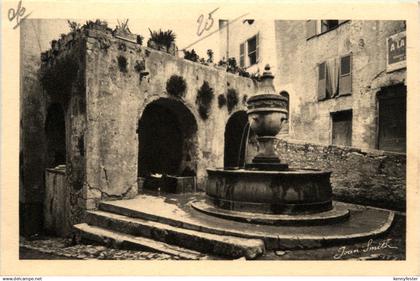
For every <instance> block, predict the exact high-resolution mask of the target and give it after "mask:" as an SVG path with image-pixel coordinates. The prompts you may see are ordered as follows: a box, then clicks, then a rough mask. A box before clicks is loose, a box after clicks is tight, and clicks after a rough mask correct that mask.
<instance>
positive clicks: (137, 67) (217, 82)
mask: <svg viewBox="0 0 420 281" xmlns="http://www.w3.org/2000/svg"><path fill="white" fill-rule="evenodd" d="M120 62H124V63H122V64H120ZM145 73H147V74H145ZM172 75H178V76H181V77H182V78H183V79H184V80H185V82H186V85H187V87H186V91H185V93H184V94H183V95H182V96H181V97H174V96H170V95H169V94H168V93H167V90H166V83H167V81H168V79H169V78H170V77H171V76H172ZM86 81H87V85H86V95H87V105H86V106H87V129H86V135H85V146H86V188H87V193H86V194H87V199H88V202H87V206H88V208H94V207H95V203H96V202H97V201H98V200H101V199H117V198H131V197H134V196H135V195H136V194H137V176H138V175H137V171H138V147H139V137H140V138H141V136H139V135H138V132H137V130H138V124H139V120H140V119H141V117H142V114H143V111H144V109H145V108H146V106H147V105H148V104H150V103H152V102H156V101H160V102H161V103H165V104H166V105H167V106H168V108H171V107H172V105H174V104H175V103H181V104H182V106H183V107H185V108H186V109H187V110H188V111H190V113H191V114H192V116H193V118H194V119H195V123H196V124H197V132H196V141H195V142H196V143H195V144H189V145H193V146H196V148H197V149H195V153H194V155H192V158H193V159H191V162H194V163H197V164H196V171H195V172H196V175H197V182H198V188H199V189H203V188H204V181H205V178H206V168H208V167H221V166H223V153H224V151H223V141H224V131H225V125H226V123H227V119H228V117H229V116H230V114H233V113H234V112H235V111H237V110H241V109H242V110H243V109H244V108H245V103H244V101H245V100H246V97H245V96H251V95H252V94H253V93H255V85H254V83H253V82H252V80H251V79H247V78H243V77H239V76H237V75H233V74H229V73H226V72H225V71H222V70H219V69H217V68H215V67H212V66H205V65H201V64H198V63H194V62H191V61H187V60H184V59H180V58H176V57H174V56H171V55H169V54H167V53H164V52H160V51H156V50H152V49H150V48H144V47H142V46H140V45H138V44H135V43H132V42H129V41H126V40H122V39H118V38H115V37H113V36H112V34H111V33H110V32H104V31H97V30H90V31H89V32H88V34H87V52H86ZM204 82H208V85H209V86H210V87H211V88H212V89H213V93H214V98H213V99H212V101H211V104H210V111H209V116H208V118H207V119H203V118H202V117H201V116H200V114H199V111H198V105H197V101H196V99H197V91H198V90H199V89H200V88H201V87H202V85H203V83H204ZM228 88H233V89H235V90H236V92H237V94H238V104H237V105H236V106H235V107H234V108H233V109H232V110H231V112H228V110H227V108H226V105H225V106H223V107H219V106H218V95H221V94H223V95H226V92H227V89H228ZM162 100H163V101H164V102H162ZM172 109H173V108H172Z"/></svg>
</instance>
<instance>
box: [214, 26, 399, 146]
mask: <svg viewBox="0 0 420 281" xmlns="http://www.w3.org/2000/svg"><path fill="white" fill-rule="evenodd" d="M221 26H222V27H223V28H221V31H220V39H219V40H220V42H221V44H220V45H221V46H220V54H225V56H227V57H234V58H235V59H236V61H237V62H239V65H240V66H242V67H244V68H245V69H246V70H247V71H248V72H250V73H253V72H256V71H257V70H258V69H259V70H260V71H262V70H263V68H264V65H266V64H270V65H271V66H272V69H273V73H274V74H275V80H274V85H275V87H276V90H277V91H278V92H279V94H282V95H284V96H286V97H288V98H289V111H290V112H289V124H286V127H287V128H286V129H285V130H282V132H281V137H283V138H287V139H289V140H298V141H308V142H311V143H316V144H321V145H339V146H352V147H357V148H362V149H379V150H385V151H393V152H403V153H404V152H405V150H406V148H405V146H406V140H405V139H406V120H405V119H406V68H405V45H406V44H405V43H406V37H405V28H406V27H405V22H404V21H357V20H301V21H299V20H291V21H285V20H276V21H263V20H243V21H236V22H233V23H229V24H227V23H226V22H225V21H222V24H221ZM273 30H274V31H273ZM255 46H256V47H255ZM285 133H286V134H287V133H288V134H287V135H286V134H285Z"/></svg>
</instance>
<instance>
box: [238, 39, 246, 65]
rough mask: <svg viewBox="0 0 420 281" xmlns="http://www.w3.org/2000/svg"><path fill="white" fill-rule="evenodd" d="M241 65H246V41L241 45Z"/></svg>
mask: <svg viewBox="0 0 420 281" xmlns="http://www.w3.org/2000/svg"><path fill="white" fill-rule="evenodd" d="M239 66H240V67H245V43H242V44H241V45H239Z"/></svg>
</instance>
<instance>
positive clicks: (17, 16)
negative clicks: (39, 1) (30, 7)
mask: <svg viewBox="0 0 420 281" xmlns="http://www.w3.org/2000/svg"><path fill="white" fill-rule="evenodd" d="M25 13H26V9H25V7H23V6H22V0H20V1H19V3H18V6H17V9H13V8H10V9H9V11H8V12H7V17H8V19H9V21H13V20H16V25H15V26H14V27H13V29H16V28H17V27H19V25H20V24H21V23H22V22H23V21H24V20H25V19H26V18H27V17H29V15H30V14H32V12H30V13H29V14H26V15H25Z"/></svg>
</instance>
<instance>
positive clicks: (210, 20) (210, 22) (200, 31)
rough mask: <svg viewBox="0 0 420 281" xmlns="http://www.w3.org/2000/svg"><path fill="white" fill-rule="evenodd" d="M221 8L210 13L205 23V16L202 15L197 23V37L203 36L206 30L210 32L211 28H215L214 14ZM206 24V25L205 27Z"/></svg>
mask: <svg viewBox="0 0 420 281" xmlns="http://www.w3.org/2000/svg"><path fill="white" fill-rule="evenodd" d="M218 9H219V8H216V9H214V10H213V11H211V12H210V13H208V18H207V19H206V21H205V22H204V15H203V14H201V15H200V16H199V17H198V19H197V23H198V27H197V35H198V36H201V34H203V32H204V31H205V30H206V31H208V30H210V28H211V27H212V26H213V24H214V19H213V18H212V14H213V13H214V12H216V11H217V10H218ZM203 22H204V25H203Z"/></svg>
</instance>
